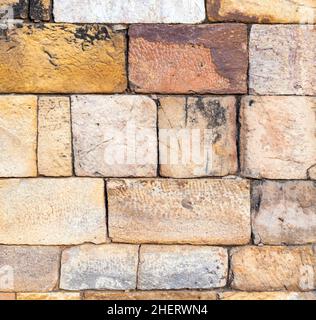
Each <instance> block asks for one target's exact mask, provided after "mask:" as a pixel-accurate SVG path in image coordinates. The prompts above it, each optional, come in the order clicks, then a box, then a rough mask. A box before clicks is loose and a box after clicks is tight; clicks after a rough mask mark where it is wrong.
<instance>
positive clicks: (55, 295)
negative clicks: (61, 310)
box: [17, 292, 81, 300]
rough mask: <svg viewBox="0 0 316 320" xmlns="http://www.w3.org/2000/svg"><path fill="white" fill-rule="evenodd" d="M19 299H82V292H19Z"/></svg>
mask: <svg viewBox="0 0 316 320" xmlns="http://www.w3.org/2000/svg"><path fill="white" fill-rule="evenodd" d="M17 300H81V296H80V292H48V293H43V292H42V293H18V294H17Z"/></svg>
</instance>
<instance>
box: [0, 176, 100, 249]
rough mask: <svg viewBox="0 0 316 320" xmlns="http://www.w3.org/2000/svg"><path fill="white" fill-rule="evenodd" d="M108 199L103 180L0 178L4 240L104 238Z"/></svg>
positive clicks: (0, 229) (96, 240)
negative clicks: (105, 195)
mask: <svg viewBox="0 0 316 320" xmlns="http://www.w3.org/2000/svg"><path fill="white" fill-rule="evenodd" d="M104 202H105V200H104V183H103V181H102V180H97V179H80V178H69V179H10V180H0V243H5V244H42V245H60V244H77V243H82V242H94V243H101V242H104V241H105V240H106V225H105V223H106V222H105V203H104Z"/></svg>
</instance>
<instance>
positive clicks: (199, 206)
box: [107, 179, 251, 245]
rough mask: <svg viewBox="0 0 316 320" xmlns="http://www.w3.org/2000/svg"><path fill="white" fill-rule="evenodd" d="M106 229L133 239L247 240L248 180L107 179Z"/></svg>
mask: <svg viewBox="0 0 316 320" xmlns="http://www.w3.org/2000/svg"><path fill="white" fill-rule="evenodd" d="M107 190H108V208H109V222H108V223H109V232H110V237H111V238H112V239H113V241H118V242H132V243H190V244H222V245H229V244H247V243H249V241H250V233H251V230H250V229H251V228H250V191H249V183H248V182H247V181H234V180H206V179H199V180H163V179H155V180H153V179H148V180H147V179H146V180H145V179H143V180H110V181H109V182H108V184H107Z"/></svg>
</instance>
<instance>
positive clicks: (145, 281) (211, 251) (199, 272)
mask: <svg viewBox="0 0 316 320" xmlns="http://www.w3.org/2000/svg"><path fill="white" fill-rule="evenodd" d="M227 270H228V256H227V250H226V249H223V248H215V247H195V246H152V245H145V246H142V247H141V249H140V263H139V274H138V288H139V289H143V290H153V289H209V288H217V287H224V286H225V285H226V280H227Z"/></svg>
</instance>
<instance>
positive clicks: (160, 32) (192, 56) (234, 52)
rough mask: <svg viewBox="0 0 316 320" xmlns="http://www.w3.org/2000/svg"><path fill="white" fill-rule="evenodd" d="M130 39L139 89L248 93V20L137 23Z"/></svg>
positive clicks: (133, 76)
mask: <svg viewBox="0 0 316 320" xmlns="http://www.w3.org/2000/svg"><path fill="white" fill-rule="evenodd" d="M129 38H130V46H129V80H130V84H131V87H132V88H133V89H134V90H135V91H136V92H155V93H194V92H198V93H225V94H230V93H246V92H247V69H248V58H247V56H248V55H247V27H246V25H242V24H213V25H199V26H192V25H175V26H172V25H132V26H131V27H130V29H129Z"/></svg>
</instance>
